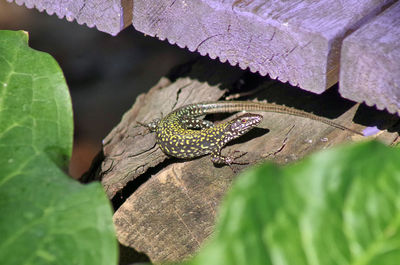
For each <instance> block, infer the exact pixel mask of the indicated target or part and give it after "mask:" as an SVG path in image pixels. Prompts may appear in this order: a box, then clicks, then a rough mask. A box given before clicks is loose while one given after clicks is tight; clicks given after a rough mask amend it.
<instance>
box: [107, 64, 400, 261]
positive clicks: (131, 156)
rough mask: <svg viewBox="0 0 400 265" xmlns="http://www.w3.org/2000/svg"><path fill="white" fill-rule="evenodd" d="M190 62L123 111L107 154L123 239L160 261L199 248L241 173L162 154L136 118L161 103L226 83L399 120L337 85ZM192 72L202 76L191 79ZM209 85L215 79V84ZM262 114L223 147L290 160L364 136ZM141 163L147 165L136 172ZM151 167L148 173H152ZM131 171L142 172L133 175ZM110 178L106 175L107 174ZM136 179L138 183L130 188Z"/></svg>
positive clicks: (153, 113)
mask: <svg viewBox="0 0 400 265" xmlns="http://www.w3.org/2000/svg"><path fill="white" fill-rule="evenodd" d="M186 67H188V69H190V70H186V71H183V72H182V71H181V73H180V74H178V75H177V76H178V77H179V78H177V79H176V80H175V81H173V80H170V81H167V80H165V79H163V80H164V81H162V82H161V83H160V84H161V85H160V84H158V85H157V86H156V87H154V88H152V89H151V90H150V92H149V93H148V94H146V95H143V96H141V97H140V98H139V99H138V100H137V101H136V103H135V105H134V106H133V108H132V109H131V110H130V111H129V112H127V114H125V116H124V118H123V120H122V122H121V123H120V124H119V125H118V126H117V127H116V128H115V129H114V130H113V131H112V132H111V133H110V135H109V136H108V137H107V139H106V141H105V146H104V154H105V159H104V161H103V164H102V166H101V170H100V176H103V184H106V185H107V186H105V187H106V189H107V190H108V191H107V192H108V194H109V196H110V195H112V194H113V193H110V192H109V190H110V189H114V190H119V189H122V192H119V193H118V194H117V195H116V196H114V201H115V198H117V199H118V200H119V201H121V204H122V205H121V206H120V207H119V208H118V206H119V205H114V206H115V207H116V208H118V210H117V211H116V213H115V214H114V223H115V227H116V231H117V237H118V240H119V241H120V242H121V244H123V245H125V246H129V247H132V248H135V249H136V250H137V251H139V252H143V253H145V254H147V255H148V256H149V257H150V259H151V261H152V262H154V263H162V262H167V261H169V262H173V261H180V260H182V259H185V258H188V257H189V256H191V255H193V254H194V253H195V252H196V250H198V248H199V247H200V246H201V245H202V243H203V242H204V240H206V239H207V238H208V237H209V236H210V234H211V231H212V229H213V226H214V220H215V216H216V213H217V211H218V205H219V203H220V201H221V198H222V196H223V195H224V194H225V192H226V191H227V190H228V188H229V186H230V184H231V181H232V179H234V176H235V175H236V172H234V171H232V170H231V169H230V168H229V167H227V166H224V167H215V166H214V165H213V164H212V162H211V161H210V157H209V156H205V157H202V158H197V159H194V160H190V161H185V160H177V159H168V160H164V159H165V158H166V157H165V156H163V154H162V153H161V152H159V150H158V148H157V147H155V146H154V133H149V132H146V131H144V130H143V131H141V130H142V129H141V128H139V127H137V126H135V120H138V121H148V120H151V119H152V118H155V117H159V115H160V114H159V110H160V109H161V110H162V112H163V113H164V114H166V112H164V111H165V110H166V109H170V108H171V106H173V105H175V104H176V102H178V105H180V104H181V103H183V102H185V103H190V102H189V101H191V102H199V101H203V100H204V97H205V95H204V93H203V91H208V92H207V93H208V94H210V95H215V94H219V95H221V88H224V91H225V92H226V93H227V94H228V95H229V93H230V92H229V91H230V90H232V89H234V88H236V89H238V88H239V91H241V92H243V91H248V90H251V91H257V92H253V94H251V96H250V98H248V99H258V100H267V101H269V102H274V103H277V104H281V105H286V106H290V107H295V108H298V109H303V110H305V111H307V112H312V113H315V114H317V115H319V116H324V117H327V118H331V119H335V121H336V122H338V123H340V124H343V125H345V126H348V127H351V128H353V129H357V130H360V131H361V129H362V128H363V126H361V125H359V124H355V123H354V122H352V120H353V118H354V117H358V118H357V119H356V120H359V121H360V122H361V123H362V124H367V125H376V124H378V123H380V122H382V121H384V122H385V124H380V126H381V127H380V128H381V129H385V128H391V127H392V126H393V125H395V124H397V123H398V121H399V117H397V116H396V115H393V116H390V115H388V114H387V113H380V112H377V111H374V110H368V109H367V110H366V109H365V108H363V107H358V105H356V104H354V103H352V102H350V101H348V100H344V99H342V98H341V97H340V96H339V94H338V93H337V91H334V90H330V91H328V92H327V93H323V94H322V95H315V94H312V93H309V92H305V91H301V90H299V89H297V88H294V87H291V86H289V85H282V84H281V83H279V82H271V81H270V80H269V79H268V78H261V77H255V76H254V75H249V74H245V73H243V72H237V69H234V68H230V67H228V68H221V67H222V65H221V64H218V63H215V62H207V61H204V58H203V60H202V61H201V62H197V63H194V64H193V65H192V66H186ZM235 71H236V72H235ZM204 74H207V76H205V75H204ZM205 77H206V78H205ZM187 78H190V79H192V80H197V81H196V82H195V83H193V82H194V81H191V82H188V80H189V79H187ZM185 80H186V81H185ZM227 80H228V81H229V82H227ZM183 81H185V83H183ZM178 84H179V85H178ZM210 84H211V85H213V86H212V87H209V86H210ZM218 84H222V85H218ZM185 86H190V90H182V89H184V87H185ZM175 87H181V88H182V89H181V90H177V89H175ZM204 89H206V90H204ZM190 91H191V92H190ZM165 95H168V96H165ZM191 95H195V97H191ZM189 98H190V99H189ZM366 112H367V113H366ZM138 113H140V114H138ZM261 114H263V115H264V121H263V122H262V124H260V126H259V128H256V129H254V130H253V131H251V132H250V133H249V134H247V135H246V136H244V137H242V138H240V139H238V141H235V142H234V143H232V144H231V145H229V146H227V147H225V148H224V150H223V153H224V154H226V153H231V152H233V151H235V150H238V151H242V152H248V153H247V154H246V155H245V156H244V157H242V158H241V159H242V161H247V162H250V164H253V163H256V162H258V161H260V160H264V159H266V160H271V161H274V162H276V163H279V164H286V163H290V162H293V161H296V160H298V159H301V158H302V157H304V156H305V155H307V154H310V153H312V152H314V151H316V150H321V149H325V148H328V147H331V146H334V145H337V144H340V143H343V142H348V141H358V140H360V139H361V138H363V137H360V136H354V135H353V134H352V133H349V132H347V131H341V130H338V129H335V128H332V127H330V126H327V125H325V124H322V123H320V122H316V121H311V120H308V119H304V118H300V117H295V116H291V115H285V114H278V113H261ZM222 117H226V116H222ZM363 117H364V118H363ZM211 118H218V117H211ZM227 119H230V118H227ZM390 130H391V131H393V129H390ZM397 131H398V129H397ZM377 138H379V139H380V140H381V141H383V142H385V143H386V144H393V143H394V142H395V141H396V139H397V141H398V140H399V138H398V133H393V132H392V133H389V132H382V133H380V134H379V135H378V136H377ZM154 154H157V156H160V157H162V159H161V161H163V162H162V164H160V163H161V161H157V160H156V159H155V158H154ZM146 159H147V160H146ZM148 164H150V165H148ZM151 167H153V168H152V169H151ZM154 167H156V168H154ZM245 167H246V165H244V166H237V167H235V170H236V171H240V170H242V169H244V168H245ZM137 168H141V169H142V170H141V171H140V172H139V173H137V172H136V169H137ZM148 170H150V172H146V171H148ZM133 172H136V173H135V174H136V175H135V176H134V177H132V173H133ZM128 176H129V177H130V178H131V179H134V178H135V180H133V182H131V183H130V184H128V183H127V182H126V178H127V177H128ZM105 178H107V179H108V180H107V181H105ZM138 178H140V181H141V182H140V183H139V184H135V181H137V180H139V179H138ZM121 182H122V183H123V184H121ZM141 183H143V184H141ZM126 184H128V185H127V186H125V187H122V186H123V185H126ZM137 185H139V188H137V189H135V188H132V186H134V187H136V186H137ZM114 194H115V192H114Z"/></svg>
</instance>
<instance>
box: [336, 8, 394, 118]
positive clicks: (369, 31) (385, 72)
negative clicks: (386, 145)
mask: <svg viewBox="0 0 400 265" xmlns="http://www.w3.org/2000/svg"><path fill="white" fill-rule="evenodd" d="M341 56H342V57H341V70H340V93H341V94H342V95H343V96H344V97H346V98H349V99H352V100H355V101H357V102H366V104H367V105H369V106H372V105H376V107H377V108H378V109H387V110H388V111H389V112H391V113H397V114H399V115H400V2H397V3H395V4H393V5H392V6H390V7H389V8H388V9H387V10H386V11H385V12H383V13H382V14H381V15H379V16H378V17H377V18H376V19H374V20H373V21H371V22H369V23H368V24H366V25H365V26H363V27H362V28H360V29H358V30H357V31H355V32H354V33H352V34H351V35H350V36H348V37H347V38H346V39H345V40H344V42H343V47H342V55H341Z"/></svg>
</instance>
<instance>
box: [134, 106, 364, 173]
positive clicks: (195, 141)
mask: <svg viewBox="0 0 400 265" xmlns="http://www.w3.org/2000/svg"><path fill="white" fill-rule="evenodd" d="M239 111H261V112H276V113H284V114H290V115H295V116H299V117H303V118H308V119H311V120H315V121H320V122H323V123H325V124H327V125H330V126H333V127H335V128H338V129H341V130H347V131H350V132H352V133H355V134H359V135H363V134H362V133H360V132H358V131H356V130H353V129H350V128H347V127H345V126H343V125H340V124H338V123H335V122H333V121H331V120H329V119H327V118H323V117H320V116H317V115H315V114H311V113H308V112H305V111H302V110H298V109H294V108H291V107H286V106H282V105H276V104H272V103H265V102H253V101H213V102H201V103H194V104H189V105H185V106H182V107H180V108H177V109H175V110H173V111H172V112H170V113H169V114H168V115H166V116H165V117H163V118H161V119H155V120H153V121H152V122H150V123H149V124H143V123H141V122H139V124H141V125H144V126H146V127H147V128H148V129H149V130H150V131H152V132H155V133H156V142H157V144H158V146H159V147H160V149H161V150H162V151H163V152H164V153H165V154H167V155H170V156H173V157H177V158H184V159H191V158H195V157H200V156H204V155H208V154H211V161H212V162H213V163H214V164H225V165H231V164H240V163H238V162H236V161H235V159H237V158H238V156H236V157H235V156H222V155H221V149H222V148H223V147H224V146H225V145H226V144H227V143H228V142H230V141H232V140H234V139H236V138H238V137H240V136H242V135H244V134H246V133H247V132H249V131H250V130H251V129H253V128H254V127H255V126H257V125H258V124H260V122H261V121H262V119H263V116H262V115H259V114H253V113H244V114H241V115H239V116H238V117H236V118H233V119H231V120H229V121H226V122H221V123H218V124H215V125H214V124H213V123H212V122H211V121H208V120H203V119H200V118H199V117H200V116H203V115H206V114H213V113H233V112H239ZM242 155H243V154H242ZM242 155H240V156H242ZM240 156H239V157H240Z"/></svg>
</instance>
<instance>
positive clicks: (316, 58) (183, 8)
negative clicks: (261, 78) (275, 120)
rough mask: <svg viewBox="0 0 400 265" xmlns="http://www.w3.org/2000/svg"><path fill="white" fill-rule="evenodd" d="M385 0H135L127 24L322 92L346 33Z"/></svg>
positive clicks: (333, 75) (333, 77)
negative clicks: (129, 23) (130, 19)
mask: <svg viewBox="0 0 400 265" xmlns="http://www.w3.org/2000/svg"><path fill="white" fill-rule="evenodd" d="M392 2H394V1H393V0H384V1H376V0H365V1H359V0H350V1H345V2H342V1H335V0H322V1H304V0H297V1H290V2H288V1H284V0H191V1H176V0H153V1H146V0H142V1H135V4H134V6H133V26H134V27H135V28H136V29H137V30H139V31H141V32H143V33H145V34H147V35H150V36H156V37H158V38H160V39H168V41H169V42H170V43H175V44H177V45H178V46H180V47H187V48H188V49H189V50H191V51H195V50H197V51H198V52H199V53H200V54H202V55H206V54H208V55H209V56H210V57H211V58H213V59H214V58H216V57H219V59H220V60H221V61H222V62H225V61H229V62H230V63H231V64H232V65H236V64H238V65H239V66H240V67H241V68H242V69H245V68H250V70H251V71H252V72H255V71H258V72H259V73H260V74H262V75H266V74H269V75H270V76H271V77H272V78H273V79H276V78H277V79H279V80H281V81H282V82H286V81H289V83H290V84H292V85H297V86H299V87H301V88H303V89H306V90H309V91H312V92H315V93H322V92H323V91H325V89H327V88H328V87H330V86H332V85H333V84H335V83H336V82H337V81H338V69H339V68H338V67H339V57H340V56H339V55H340V54H339V53H340V48H341V43H342V40H343V38H344V37H346V34H347V33H348V32H349V31H351V30H354V29H355V28H357V27H359V26H360V25H362V24H363V23H365V22H366V21H368V20H370V19H371V18H373V17H374V16H375V15H376V14H378V13H379V12H381V10H382V8H383V7H384V6H385V5H387V4H388V3H392Z"/></svg>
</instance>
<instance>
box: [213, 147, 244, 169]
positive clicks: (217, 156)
mask: <svg viewBox="0 0 400 265" xmlns="http://www.w3.org/2000/svg"><path fill="white" fill-rule="evenodd" d="M234 153H239V155H228V156H223V155H221V150H217V151H215V152H213V153H211V161H212V162H213V163H214V164H220V165H229V166H230V165H232V164H237V165H247V164H248V163H247V162H238V161H236V159H238V158H240V157H242V156H244V155H245V154H247V152H241V151H233V154H234Z"/></svg>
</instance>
